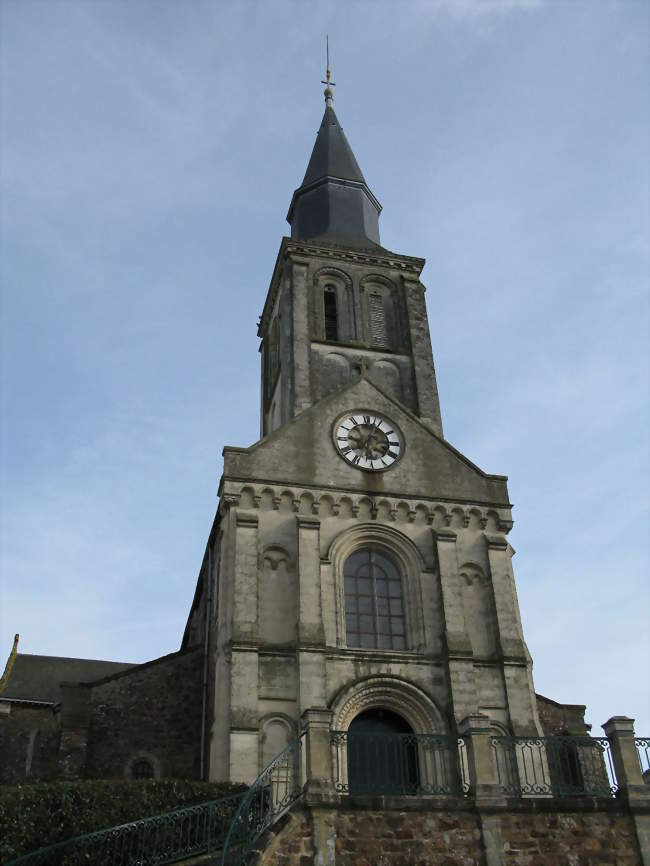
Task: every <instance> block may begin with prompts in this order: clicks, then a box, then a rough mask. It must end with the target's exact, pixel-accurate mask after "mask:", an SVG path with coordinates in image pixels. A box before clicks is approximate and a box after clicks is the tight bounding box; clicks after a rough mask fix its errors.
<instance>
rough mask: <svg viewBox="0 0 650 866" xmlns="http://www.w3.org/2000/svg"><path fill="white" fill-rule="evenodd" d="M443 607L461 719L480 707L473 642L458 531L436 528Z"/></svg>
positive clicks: (453, 692) (456, 705) (451, 675)
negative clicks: (460, 570) (462, 581)
mask: <svg viewBox="0 0 650 866" xmlns="http://www.w3.org/2000/svg"><path fill="white" fill-rule="evenodd" d="M434 538H435V542H436V549H437V553H438V565H439V568H440V586H441V590H442V608H443V614H444V622H445V644H446V649H447V659H448V668H449V681H450V686H451V698H452V703H453V708H454V716H455V718H456V721H457V722H460V720H461V719H463V718H464V717H465V716H468V715H470V714H471V713H475V712H476V710H477V709H478V698H477V695H476V684H475V681H474V661H473V653H472V643H471V641H470V639H469V636H468V634H467V631H466V630H465V612H464V608H463V594H462V589H461V585H460V575H459V574H458V560H457V556H456V533H455V532H452V531H451V530H449V529H439V530H435V531H434Z"/></svg>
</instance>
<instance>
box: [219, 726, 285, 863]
mask: <svg viewBox="0 0 650 866" xmlns="http://www.w3.org/2000/svg"><path fill="white" fill-rule="evenodd" d="M301 739H302V736H300V737H296V739H295V740H292V741H291V742H290V743H289V744H288V745H287V746H286V748H285V749H284V750H283V751H282V752H280V754H279V755H277V757H275V758H273V760H272V761H271V763H270V764H268V766H266V767H265V768H264V769H263V770H262V772H261V773H260V775H259V776H258V777H257V779H255V781H254V782H253V784H252V785H251V786H250V788H249V789H248V791H247V792H246V794H245V795H244V797H243V799H242V801H241V803H240V804H239V807H238V809H237V811H236V812H235V816H234V818H233V819H232V821H231V823H230V827H229V828H228V833H227V835H226V839H225V841H224V844H223V849H222V851H221V866H241V864H243V863H245V862H246V858H247V856H248V854H249V853H250V852H251V850H252V848H253V845H254V844H255V842H256V841H257V840H258V839H259V837H260V836H261V835H262V833H263V832H264V831H265V830H266V829H268V828H269V827H270V826H271V825H272V824H274V823H275V822H276V821H277V819H278V818H279V817H280V816H281V815H283V814H284V813H285V812H286V810H287V809H288V808H289V806H290V805H291V804H292V803H294V802H295V801H296V800H297V799H298V798H299V797H300V795H301V793H302V780H301V774H300V769H301V762H300V748H301Z"/></svg>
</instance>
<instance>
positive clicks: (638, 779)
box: [603, 716, 650, 866]
mask: <svg viewBox="0 0 650 866" xmlns="http://www.w3.org/2000/svg"><path fill="white" fill-rule="evenodd" d="M603 730H604V731H605V734H606V736H607V738H608V740H609V742H610V745H611V749H612V761H613V763H614V772H615V773H616V781H617V783H618V795H619V796H621V797H624V798H625V799H626V800H627V802H628V804H629V807H630V811H631V813H632V820H633V821H634V829H635V830H636V838H637V842H638V843H639V851H640V853H641V862H642V863H643V866H650V791H648V786H647V785H646V784H645V783H644V781H643V775H642V773H641V764H640V762H639V756H638V753H637V750H636V743H635V742H634V719H629V718H628V717H627V716H612V718H611V719H608V720H607V721H606V722H605V724H604V725H603Z"/></svg>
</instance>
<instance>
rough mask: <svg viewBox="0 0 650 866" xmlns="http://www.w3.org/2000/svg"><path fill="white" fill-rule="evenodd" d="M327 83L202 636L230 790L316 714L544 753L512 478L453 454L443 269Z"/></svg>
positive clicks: (208, 587) (227, 461)
mask: <svg viewBox="0 0 650 866" xmlns="http://www.w3.org/2000/svg"><path fill="white" fill-rule="evenodd" d="M326 85H327V86H326V89H325V112H324V115H323V120H322V123H321V126H320V129H319V131H318V134H317V137H316V143H315V145H314V149H313V152H312V154H311V158H310V160H309V163H308V166H307V171H306V173H305V176H304V179H303V182H302V184H301V185H300V186H299V187H298V189H297V190H296V191H295V192H294V194H293V197H292V200H291V205H290V208H289V214H288V221H289V223H290V225H291V236H290V237H285V238H283V240H282V242H281V244H280V250H279V253H278V256H277V260H276V263H275V267H274V270H273V275H272V277H271V282H270V286H269V291H268V296H267V298H266V302H265V304H264V309H263V312H262V315H261V318H260V324H259V336H260V338H261V347H260V352H261V361H262V364H261V367H262V389H261V390H262V400H261V402H262V405H261V438H260V439H259V441H258V442H256V443H255V444H253V445H251V446H250V447H243V448H242V447H233V446H227V447H226V448H225V449H224V473H223V477H222V479H221V484H220V488H219V494H220V503H219V508H218V512H217V516H216V519H215V524H214V527H213V531H212V534H211V536H210V541H209V543H208V550H207V553H206V558H205V560H204V567H203V570H202V573H201V576H200V578H199V586H198V588H197V595H196V599H195V607H194V608H193V610H195V611H196V614H195V619H194V620H191V621H190V624H188V629H189V631H188V632H187V634H188V638H187V640H188V641H190V639H194V640H196V639H197V638H198V637H199V635H200V634H201V630H200V628H199V626H198V623H199V622H200V619H201V616H204V617H205V620H204V621H205V622H206V623H207V624H209V638H208V640H207V642H206V646H207V645H209V659H210V670H209V677H208V680H209V682H210V690H211V692H210V693H211V698H210V705H211V713H210V717H209V725H208V732H209V733H208V736H207V742H206V749H207V754H208V756H209V758H208V763H209V772H210V777H211V778H213V779H232V780H237V781H251V780H253V779H254V778H255V777H256V776H257V774H258V773H259V771H260V770H261V768H262V767H264V766H265V765H266V763H267V762H268V761H269V760H271V759H272V758H273V757H274V756H275V755H277V754H278V753H279V752H280V751H281V749H282V747H283V744H284V743H286V742H288V741H290V740H291V739H293V738H294V737H295V736H296V734H297V732H298V731H299V730H300V725H301V718H302V717H303V714H304V713H306V712H308V711H311V710H315V709H316V708H317V709H318V712H320V713H322V714H324V715H323V718H328V719H329V720H330V721H329V722H328V724H330V725H331V726H332V728H333V729H335V730H338V731H347V730H348V728H349V727H350V725H353V724H354V725H357V726H358V725H376V724H380V723H381V724H384V723H387V722H386V720H392V721H391V722H390V723H391V725H394V726H396V730H397V729H399V730H402V731H405V730H411V731H413V732H415V733H423V734H427V733H430V734H449V735H451V737H452V739H453V737H455V736H456V735H457V733H458V731H459V729H461V727H462V724H463V720H465V719H466V718H467V717H468V716H475V715H476V714H481V715H482V716H483V717H484V718H485V717H488V719H489V723H490V725H491V728H492V730H493V731H495V732H496V733H504V734H515V735H520V734H521V735H539V734H540V733H541V728H540V723H539V718H538V713H537V704H536V697H535V693H534V688H533V682H532V662H531V658H530V656H529V654H528V650H527V648H526V645H525V643H524V637H523V632H522V626H521V619H520V615H519V608H518V603H517V594H516V589H515V581H514V575H513V570H512V556H513V554H514V551H513V550H512V548H511V547H510V545H509V543H508V540H507V533H508V532H509V531H510V528H511V527H512V515H511V505H510V502H509V497H508V489H507V479H506V478H505V476H502V475H491V474H488V473H486V472H484V471H483V470H482V469H479V468H478V467H477V466H476V465H474V464H473V463H472V462H471V461H470V460H469V459H468V458H467V457H465V456H463V455H462V454H460V453H459V452H458V451H457V450H456V449H455V448H453V447H452V446H451V445H450V444H449V443H448V442H447V441H446V440H445V439H444V438H443V432H442V423H441V416H440V406H439V401H438V390H437V385H436V374H435V370H434V365H433V356H432V351H431V342H430V337H429V327H428V322H427V314H426V307H425V297H424V292H425V290H424V286H423V285H422V283H421V282H420V274H421V272H422V269H423V267H424V260H423V259H421V258H414V257H411V256H405V255H402V254H397V253H393V252H391V251H390V250H388V249H386V248H385V247H383V246H382V245H381V243H380V237H379V221H378V220H379V214H380V210H381V208H380V205H379V202H378V201H377V199H376V198H375V196H374V194H373V193H372V191H371V190H370V188H369V186H368V184H367V182H366V180H365V178H364V175H363V174H362V172H361V169H360V167H359V164H358V162H357V160H356V158H355V156H354V154H353V152H352V149H351V147H350V145H349V143H348V141H347V139H346V137H345V134H344V132H343V129H342V128H341V126H340V124H339V121H338V118H337V116H336V114H335V112H334V107H333V97H332V84H331V82H330V81H329V76H328V80H327V82H326ZM202 611H203V613H202ZM192 622H196V623H197V626H196V629H195V630H194V631H192V628H193V626H192V625H191V623H192ZM381 719H383V720H384V721H383V722H381ZM355 720H356V721H355Z"/></svg>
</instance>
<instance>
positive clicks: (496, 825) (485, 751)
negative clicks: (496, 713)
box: [458, 713, 506, 866]
mask: <svg viewBox="0 0 650 866" xmlns="http://www.w3.org/2000/svg"><path fill="white" fill-rule="evenodd" d="M458 732H459V733H460V735H461V736H463V737H466V738H467V740H466V742H467V764H468V769H469V781H470V794H472V795H473V796H474V798H475V803H476V811H477V812H478V816H479V820H480V822H481V834H482V836H483V848H484V851H485V863H486V866H503V862H504V855H503V840H502V836H501V819H500V815H499V811H500V810H501V809H503V808H505V805H506V802H505V797H504V794H503V789H502V788H501V786H500V785H499V783H498V775H497V766H496V759H495V754H494V749H493V748H492V744H491V742H490V737H491V731H490V717H489V716H486V715H484V714H483V713H473V714H472V715H470V716H466V717H465V718H464V719H463V720H462V721H461V722H460V724H459V726H458Z"/></svg>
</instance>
